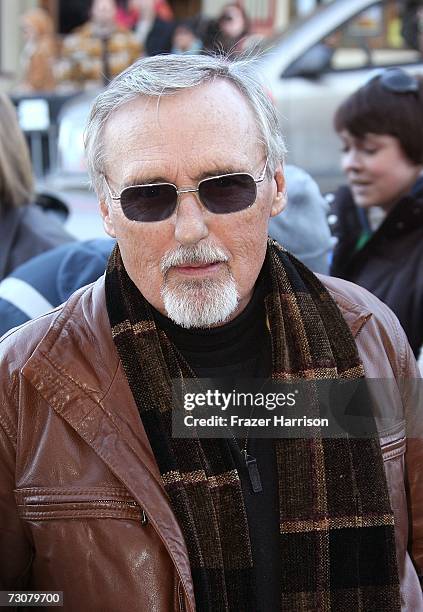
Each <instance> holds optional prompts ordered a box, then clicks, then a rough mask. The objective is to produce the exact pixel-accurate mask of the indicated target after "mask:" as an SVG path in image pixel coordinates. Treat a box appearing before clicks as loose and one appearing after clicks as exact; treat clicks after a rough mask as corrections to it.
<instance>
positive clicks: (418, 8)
mask: <svg viewBox="0 0 423 612" xmlns="http://www.w3.org/2000/svg"><path fill="white" fill-rule="evenodd" d="M403 4H404V6H403V11H402V29H401V34H402V36H403V38H404V40H405V41H406V42H407V44H408V45H409V46H410V47H411V48H412V49H416V50H417V51H420V53H422V54H423V0H405V2H404V3H403Z"/></svg>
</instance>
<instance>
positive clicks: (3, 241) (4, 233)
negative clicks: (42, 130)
mask: <svg viewBox="0 0 423 612" xmlns="http://www.w3.org/2000/svg"><path fill="white" fill-rule="evenodd" d="M33 187H34V186H33V178H32V169H31V161H30V158H29V153H28V147H27V144H26V140H25V137H24V135H23V134H22V132H21V129H20V127H19V124H18V120H17V117H16V112H15V109H14V107H13V105H12V103H11V102H10V100H9V98H8V97H7V96H6V95H4V94H0V280H1V279H2V278H4V277H5V276H6V275H7V274H9V273H10V272H11V271H12V270H14V269H15V268H16V267H17V266H18V265H20V264H21V263H23V262H24V261H27V260H28V259H30V258H31V257H33V256H34V255H38V254H39V253H42V252H43V251H47V250H48V249H51V248H53V247H56V246H58V245H60V244H63V243H65V242H70V241H71V240H73V238H72V237H71V236H70V235H69V234H67V233H66V231H65V230H64V229H63V227H62V224H61V223H60V222H59V221H58V220H56V219H55V218H54V217H53V216H52V215H49V214H47V213H45V212H44V211H43V210H42V209H41V208H40V207H39V206H37V205H36V204H34V203H33V201H34V194H33Z"/></svg>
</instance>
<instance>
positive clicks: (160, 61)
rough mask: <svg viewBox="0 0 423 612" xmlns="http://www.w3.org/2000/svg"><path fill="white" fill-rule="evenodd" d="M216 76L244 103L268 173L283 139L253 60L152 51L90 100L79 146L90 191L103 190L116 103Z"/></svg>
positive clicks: (174, 90)
mask: <svg viewBox="0 0 423 612" xmlns="http://www.w3.org/2000/svg"><path fill="white" fill-rule="evenodd" d="M216 78H223V79H227V80H228V81H229V82H230V83H232V84H233V85H234V86H235V87H236V88H237V89H238V90H239V92H240V93H241V94H242V95H243V96H244V98H245V99H246V100H247V102H248V103H249V105H250V107H251V109H252V111H253V114H254V117H255V121H256V125H257V128H258V133H259V139H260V142H261V143H262V144H263V145H264V147H265V152H266V154H267V156H268V173H269V175H270V174H273V172H274V170H275V168H276V166H277V165H278V163H283V159H284V155H285V144H284V141H283V138H282V134H281V130H280V126H279V121H278V117H277V113H276V110H275V108H274V106H273V104H272V102H271V100H270V97H269V95H268V93H267V92H266V90H265V88H264V86H263V84H262V83H261V82H260V81H259V80H258V78H257V76H256V71H254V68H253V60H252V59H251V58H241V59H229V58H228V57H221V56H209V55H157V56H154V57H146V58H142V59H139V60H138V61H136V62H135V63H134V64H132V66H129V68H127V69H126V70H124V71H123V72H122V73H121V74H119V75H118V76H117V77H116V78H115V79H114V80H113V81H112V82H111V83H110V85H109V86H108V87H107V89H106V90H105V91H103V92H102V93H100V94H99V95H98V96H97V98H96V99H95V101H94V104H93V107H92V109H91V113H90V116H89V119H88V123H87V127H86V131H85V150H86V155H87V164H88V172H89V175H90V179H91V182H92V185H93V187H94V189H95V190H96V192H97V193H98V194H99V195H100V196H103V197H104V195H105V193H104V181H103V178H104V175H105V163H106V154H105V146H104V138H103V136H104V128H105V125H106V123H107V121H108V119H109V118H110V117H111V116H112V115H113V113H114V112H115V111H116V110H117V109H118V108H119V107H121V106H122V105H124V104H126V103H127V102H130V101H131V100H133V99H135V98H137V97H138V96H146V97H157V98H160V97H161V96H163V95H172V94H175V93H177V92H178V91H181V90H184V89H190V88H193V87H198V86H199V85H201V84H203V83H207V82H212V81H213V80H214V79H216Z"/></svg>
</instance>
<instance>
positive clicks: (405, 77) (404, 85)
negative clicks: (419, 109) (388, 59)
mask: <svg viewBox="0 0 423 612" xmlns="http://www.w3.org/2000/svg"><path fill="white" fill-rule="evenodd" d="M375 79H379V82H380V84H381V85H382V87H383V88H384V89H386V90H387V91H391V92H393V93H399V94H402V93H418V91H419V82H418V80H417V79H416V77H414V76H412V75H411V74H408V72H405V70H402V69H401V68H388V69H387V70H385V71H384V72H382V74H380V75H378V76H377V77H375Z"/></svg>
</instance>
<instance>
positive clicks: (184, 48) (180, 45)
mask: <svg viewBox="0 0 423 612" xmlns="http://www.w3.org/2000/svg"><path fill="white" fill-rule="evenodd" d="M202 48H203V43H202V41H201V40H200V38H198V36H197V34H196V30H195V26H194V23H193V22H192V21H191V20H186V21H181V22H180V23H178V24H177V26H176V28H175V31H174V32H173V39H172V49H171V53H174V54H175V55H180V54H181V53H190V54H194V55H195V54H197V53H201V50H202Z"/></svg>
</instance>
